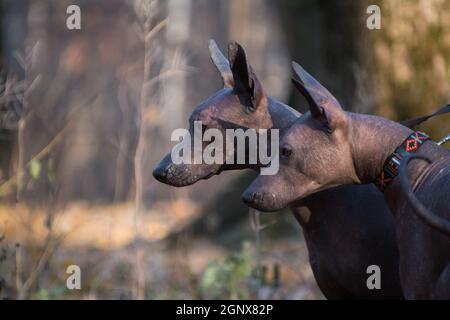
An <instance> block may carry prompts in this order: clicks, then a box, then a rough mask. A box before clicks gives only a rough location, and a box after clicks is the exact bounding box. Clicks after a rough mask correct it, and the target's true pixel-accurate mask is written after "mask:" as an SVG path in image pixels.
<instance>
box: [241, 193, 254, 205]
mask: <svg viewBox="0 0 450 320" xmlns="http://www.w3.org/2000/svg"><path fill="white" fill-rule="evenodd" d="M257 198H258V194H257V193H255V192H253V191H250V190H247V191H245V192H244V193H243V194H242V200H243V201H244V203H245V204H246V205H248V206H252V204H253V205H254V204H255V200H256V199H257Z"/></svg>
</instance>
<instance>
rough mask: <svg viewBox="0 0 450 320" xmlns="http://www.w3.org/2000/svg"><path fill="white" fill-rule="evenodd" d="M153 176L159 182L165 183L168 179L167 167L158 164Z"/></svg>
mask: <svg viewBox="0 0 450 320" xmlns="http://www.w3.org/2000/svg"><path fill="white" fill-rule="evenodd" d="M153 177H155V179H156V180H158V181H159V182H162V183H165V182H166V180H167V169H166V167H164V166H158V167H156V168H155V170H153Z"/></svg>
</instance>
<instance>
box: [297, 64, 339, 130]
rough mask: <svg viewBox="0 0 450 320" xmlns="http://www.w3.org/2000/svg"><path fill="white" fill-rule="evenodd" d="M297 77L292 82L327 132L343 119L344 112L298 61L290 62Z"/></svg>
mask: <svg viewBox="0 0 450 320" xmlns="http://www.w3.org/2000/svg"><path fill="white" fill-rule="evenodd" d="M292 67H293V68H294V71H295V74H296V75H297V77H298V79H295V78H293V79H292V83H293V84H294V86H295V87H296V88H297V89H298V90H299V91H300V93H301V94H302V95H303V96H304V97H305V99H306V101H307V102H308V105H309V110H310V111H311V115H312V116H313V117H314V118H315V119H317V120H319V121H320V122H321V123H322V124H323V125H324V126H325V127H326V129H327V130H328V131H329V132H333V131H334V130H335V129H336V127H337V126H338V125H339V124H340V123H342V120H344V119H345V113H344V111H343V110H342V107H341V105H340V104H339V102H338V101H337V99H336V98H335V97H334V96H333V95H332V94H331V93H330V92H329V91H328V90H327V89H326V88H325V87H324V86H322V85H321V84H320V83H319V81H317V80H316V79H314V77H313V76H311V75H310V74H309V73H308V72H306V71H305V69H303V68H302V67H301V66H300V65H299V64H298V63H296V62H292Z"/></svg>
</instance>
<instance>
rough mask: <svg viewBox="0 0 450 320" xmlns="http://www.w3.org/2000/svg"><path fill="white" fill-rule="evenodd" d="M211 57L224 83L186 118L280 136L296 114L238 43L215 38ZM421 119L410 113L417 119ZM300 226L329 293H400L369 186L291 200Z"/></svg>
mask: <svg viewBox="0 0 450 320" xmlns="http://www.w3.org/2000/svg"><path fill="white" fill-rule="evenodd" d="M210 53H211V58H212V60H213V62H214V64H215V65H216V67H217V69H218V70H219V72H220V74H221V76H222V79H223V82H224V88H223V89H221V90H219V91H218V92H216V93H215V94H214V95H213V96H211V97H210V98H208V99H206V100H205V101H204V102H202V103H201V104H200V105H199V106H198V107H197V108H196V109H195V110H194V111H193V112H192V114H191V116H190V119H189V124H190V130H191V131H192V127H193V123H194V121H202V124H203V126H205V127H206V128H216V129H219V130H221V131H225V129H230V128H254V129H261V128H266V129H269V128H278V129H280V131H281V134H283V133H284V131H285V130H286V129H287V128H288V127H289V126H290V125H291V124H292V123H293V122H294V121H295V120H296V119H297V118H298V117H299V116H300V114H299V113H298V112H296V111H295V110H294V109H292V108H290V107H288V106H286V105H285V104H283V103H281V102H279V101H276V100H275V99H272V98H270V97H268V96H267V95H266V94H265V92H264V90H263V87H262V85H261V83H260V82H259V81H258V79H257V77H256V75H255V73H254V72H253V70H252V68H251V66H250V65H249V63H248V62H247V59H246V56H245V52H244V50H243V48H242V47H241V46H240V45H238V44H237V43H235V42H231V43H230V45H229V59H230V62H231V66H230V63H229V62H228V60H227V59H226V58H225V57H224V56H223V54H222V53H221V52H220V50H219V49H218V48H217V45H216V44H215V42H214V41H211V42H210ZM424 120H426V119H419V118H417V119H413V120H412V121H410V123H409V125H411V126H413V125H417V124H418V123H420V122H422V121H424ZM244 168H254V169H258V166H252V165H240V166H239V165H229V164H224V165H219V164H216V165H214V164H210V165H207V164H190V165H189V164H177V165H176V164H174V163H173V162H172V160H171V155H170V153H169V154H168V155H167V156H166V157H165V158H164V159H163V160H162V161H161V162H160V163H159V165H158V166H157V167H156V168H155V170H154V172H153V175H154V176H155V178H156V179H158V180H159V181H161V182H163V183H166V184H169V185H173V186H178V187H180V186H187V185H191V184H193V183H195V182H197V181H198V180H200V179H207V178H209V177H211V176H212V175H215V174H219V173H220V172H222V171H225V170H236V169H244ZM291 210H292V212H293V213H294V215H295V217H296V218H297V219H298V221H299V222H300V224H301V226H302V227H303V231H304V235H305V239H306V244H307V247H308V252H309V258H310V263H311V267H312V270H313V273H314V276H315V279H316V281H317V283H318V285H319V287H320V288H321V290H322V292H323V293H324V295H325V296H326V297H327V298H329V299H356V298H369V299H376V298H385V299H401V298H403V295H402V292H401V289H400V283H399V281H400V280H399V276H398V252H397V247H396V245H395V235H394V220H393V217H392V215H391V214H390V212H389V210H388V208H387V206H386V204H385V202H384V201H383V197H382V195H381V194H380V193H379V192H378V191H377V190H376V188H375V187H373V186H370V185H366V186H344V187H339V188H334V189H332V190H327V191H324V192H321V193H318V194H315V195H312V196H310V197H308V198H306V199H304V200H302V201H301V202H299V203H296V204H295V205H292V206H291ZM373 264H376V265H378V266H380V267H381V268H382V270H383V281H382V288H381V290H369V289H368V288H367V286H366V279H367V277H368V274H367V273H366V271H367V267H368V266H370V265H373Z"/></svg>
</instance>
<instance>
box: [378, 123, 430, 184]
mask: <svg viewBox="0 0 450 320" xmlns="http://www.w3.org/2000/svg"><path fill="white" fill-rule="evenodd" d="M427 140H430V137H428V136H427V135H426V134H425V133H423V132H420V131H416V132H413V133H411V134H410V135H409V136H408V138H406V140H405V141H403V143H402V144H401V145H400V146H399V147H398V148H397V149H395V151H394V153H393V154H391V155H390V156H389V157H388V158H387V159H386V162H385V163H384V166H383V171H381V172H380V174H379V175H378V177H377V179H376V180H375V182H374V183H375V185H376V186H377V187H378V189H380V190H381V192H384V190H386V188H387V186H388V185H389V184H390V183H391V182H392V180H394V178H395V177H396V176H397V175H398V169H399V167H400V161H401V159H402V158H403V157H405V156H406V155H408V153H414V152H416V151H417V150H419V148H420V147H421V146H422V145H423V144H424V143H425V141H427Z"/></svg>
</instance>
